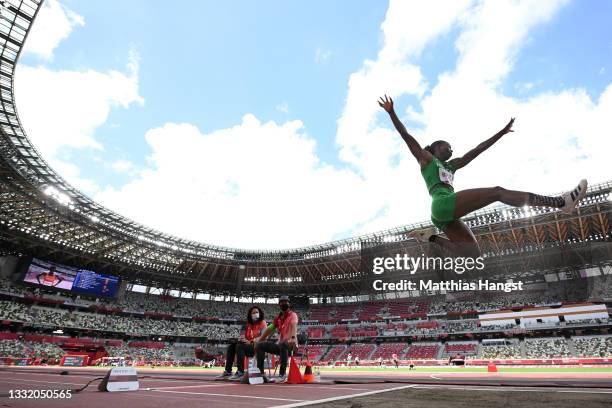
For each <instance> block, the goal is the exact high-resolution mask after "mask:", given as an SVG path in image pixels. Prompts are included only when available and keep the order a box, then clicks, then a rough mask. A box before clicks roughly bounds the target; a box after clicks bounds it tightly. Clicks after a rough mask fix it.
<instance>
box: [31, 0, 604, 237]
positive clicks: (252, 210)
mask: <svg viewBox="0 0 612 408" xmlns="http://www.w3.org/2000/svg"><path fill="white" fill-rule="evenodd" d="M565 4H566V1H543V0H530V1H529V0H528V1H501V0H500V1H497V0H496V1H487V2H480V1H478V2H477V1H470V0H465V1H454V0H449V1H446V2H429V3H423V2H419V3H414V2H405V1H391V2H390V4H389V9H388V11H387V15H386V18H385V21H384V23H383V24H382V27H381V28H382V31H383V34H384V43H383V46H382V48H381V50H380V52H379V53H378V55H377V57H376V58H375V59H374V60H366V61H364V63H363V66H362V67H361V69H359V70H358V71H357V72H355V73H353V74H352V75H350V78H349V80H348V89H347V96H346V101H345V105H344V109H343V112H342V115H341V116H340V118H338V131H337V135H336V144H337V147H338V154H339V158H340V160H341V161H342V162H343V163H344V164H345V165H344V166H337V167H334V166H330V165H327V164H325V163H322V162H321V161H320V160H319V159H318V157H317V155H316V143H315V141H314V139H313V138H312V137H310V135H308V134H307V133H306V132H305V127H304V125H303V124H302V123H301V122H300V121H288V122H285V123H275V122H266V123H262V122H261V121H260V120H258V119H257V118H255V117H254V116H253V115H250V114H247V115H245V116H244V117H243V120H242V123H240V124H238V125H236V126H234V127H231V128H228V129H220V130H217V131H213V132H210V133H206V134H204V133H202V132H201V131H200V130H199V129H198V128H196V127H195V126H193V125H190V124H186V123H184V124H176V123H167V124H165V125H164V126H162V127H159V128H155V129H151V130H149V131H148V132H147V133H146V135H145V139H146V141H147V143H148V144H149V146H150V149H151V154H150V156H149V157H148V158H147V159H148V163H149V165H148V166H147V167H146V168H144V169H140V170H136V169H134V168H131V169H130V171H132V172H136V174H137V176H136V177H135V178H134V179H133V180H131V181H130V182H128V183H127V184H125V185H123V186H121V187H117V188H111V187H108V188H105V189H103V190H102V191H98V192H97V193H96V194H95V198H96V199H97V200H99V201H100V202H101V203H102V204H104V205H107V206H109V207H110V208H113V209H115V210H117V211H118V212H119V213H121V214H124V215H126V216H128V217H130V218H133V219H135V220H136V221H139V222H141V223H144V224H146V225H149V226H152V227H155V228H158V229H160V230H162V231H165V232H169V233H172V234H175V235H178V236H181V237H185V238H190V239H195V240H198V241H203V242H209V243H212V244H221V245H228V246H236V247H243V248H266V247H267V248H270V247H275V248H287V247H295V246H301V245H305V244H311V243H320V242H322V241H327V240H330V239H332V237H334V236H337V235H338V234H345V235H346V234H355V233H358V232H372V231H375V230H379V229H382V228H388V227H393V226H397V225H402V224H406V223H409V222H417V221H424V220H427V219H428V217H429V205H430V201H429V197H428V196H427V193H426V189H425V185H424V182H423V180H422V179H421V176H420V173H419V170H418V165H417V164H416V162H415V161H414V159H413V158H412V157H411V156H410V153H409V151H408V149H407V148H406V146H405V145H404V143H403V141H402V140H401V138H400V137H399V135H397V133H396V132H395V130H392V129H391V128H390V121H389V119H388V117H387V116H386V114H384V112H382V110H381V109H380V107H379V106H378V105H377V104H376V99H377V98H378V97H379V96H381V95H382V94H383V93H388V94H389V95H391V96H393V97H394V98H395V99H396V104H397V105H396V107H397V110H398V113H399V114H400V116H402V117H403V118H404V119H405V120H404V121H405V123H406V126H407V127H408V128H409V130H410V131H411V132H412V133H413V134H414V135H415V137H417V139H418V140H419V141H420V142H421V143H422V144H423V145H425V144H429V143H430V142H432V141H433V140H436V139H447V140H449V141H450V142H451V143H452V144H453V147H454V150H455V152H457V153H458V154H462V153H464V152H465V151H467V150H468V149H470V148H472V147H474V146H476V145H477V144H478V143H479V142H481V141H483V140H484V139H485V138H487V137H489V136H491V135H492V134H493V133H495V132H496V131H497V130H499V129H500V128H501V127H503V125H504V124H505V123H506V122H507V120H508V119H509V118H510V117H511V116H516V117H517V121H516V124H515V129H516V132H515V133H511V134H509V135H507V136H505V137H504V138H503V139H502V140H501V141H500V142H499V143H498V145H496V146H494V147H493V148H491V149H490V150H489V151H487V152H486V153H484V154H483V155H482V157H479V158H478V159H476V161H475V162H474V163H473V164H471V165H470V166H468V167H467V168H466V169H462V170H460V171H459V172H458V173H457V177H456V187H457V189H464V188H472V187H483V186H494V185H503V186H504V187H507V188H515V189H528V190H534V191H536V192H541V193H547V192H554V191H561V190H565V189H567V188H569V187H572V186H573V185H574V183H575V182H577V181H578V180H579V179H580V178H582V177H588V178H589V179H591V181H593V182H597V181H604V180H607V179H608V178H609V175H608V174H604V173H605V172H603V170H602V169H605V168H606V166H607V161H608V157H607V152H608V151H609V150H610V147H612V146H610V145H611V144H612V142H610V141H609V140H607V139H605V138H604V135H607V134H609V133H610V131H611V130H612V125H610V123H609V119H608V118H609V117H611V116H612V86H609V87H608V88H607V89H606V90H605V91H604V92H603V93H602V94H601V95H600V96H599V98H597V100H592V99H591V98H590V97H589V95H588V94H587V93H586V92H585V91H584V90H582V89H564V90H562V91H559V92H545V91H542V92H539V93H538V92H534V89H536V88H537V89H538V90H539V89H540V88H541V86H539V85H538V87H535V88H531V89H530V93H529V94H530V95H531V96H530V97H529V99H515V98H512V97H510V96H507V95H504V94H503V93H502V92H501V91H500V88H501V86H500V85H501V84H503V82H504V81H505V80H506V79H507V77H508V74H509V73H510V72H511V71H512V68H513V63H514V61H515V59H516V57H517V55H518V53H519V52H520V49H521V45H523V44H524V43H525V42H526V41H528V40H529V33H530V31H531V30H532V29H533V28H534V27H536V26H538V25H541V24H545V23H546V22H548V21H550V20H551V19H552V18H553V17H554V15H555V13H556V12H557V11H558V10H559V9H560V8H561V7H563V5H565ZM455 29H456V32H457V33H458V36H457V39H456V43H455V45H456V48H457V51H458V55H459V58H458V60H457V61H456V65H455V66H454V67H453V68H452V69H450V70H449V71H448V72H445V73H442V74H441V75H440V76H439V77H438V78H428V77H426V73H423V72H422V71H421V68H420V67H419V66H418V65H417V63H416V61H418V59H417V57H418V56H419V55H420V53H422V52H423V50H425V49H426V48H427V47H428V46H430V45H431V44H432V43H433V42H434V41H435V40H436V39H438V38H440V37H441V36H443V35H445V34H447V33H450V32H451V31H452V32H455ZM135 66H136V67H137V63H136V65H135ZM32 69H33V68H32ZM41 73H42V74H44V71H41ZM105 75H107V76H108V75H110V73H108V74H105ZM77 77H78V76H77ZM75 78H76V77H75ZM97 78H98V79H99V77H97ZM118 78H119V79H118ZM121 78H123V79H122V80H120V79H121ZM130 78H131V79H130ZM73 79H74V78H73ZM107 79H108V78H107ZM71 80H72V79H71ZM115 80H116V81H118V82H117V83H124V84H131V85H130V86H128V87H127V88H128V89H131V91H130V92H127V93H126V94H123V93H121V92H120V89H125V87H120V88H114V87H112V86H111V85H110V84H108V85H107V86H105V88H107V87H109V86H110V87H111V89H114V91H112V92H109V95H107V94H106V93H104V92H101V91H100V92H98V93H97V94H98V97H97V98H96V101H98V102H95V101H94V102H88V103H89V104H92V106H94V107H97V109H94V110H95V111H97V112H98V113H97V115H95V116H92V117H90V118H89V120H87V121H86V122H87V124H88V125H87V126H86V124H83V125H82V126H79V129H81V130H83V129H84V130H85V131H81V132H79V134H80V135H81V137H78V138H75V139H72V138H70V137H68V136H66V135H60V136H58V137H60V138H64V139H62V141H61V143H60V146H63V145H68V146H73V147H74V146H77V147H93V148H95V147H99V146H96V143H98V144H99V142H98V141H96V140H95V139H94V138H93V131H92V129H95V127H96V126H99V124H100V123H103V121H104V120H106V117H107V115H108V109H110V107H111V106H124V107H126V106H128V105H129V104H131V103H133V102H141V99H140V97H139V96H138V93H137V79H134V75H123V77H121V76H119V77H117V78H115ZM134 81H135V82H134ZM529 81H536V83H537V79H534V78H527V81H526V82H524V85H522V86H524V87H525V88H527V87H528V86H529V85H528V84H529V83H532V82H529ZM111 82H113V83H115V82H114V81H111ZM39 86H42V84H39ZM402 96H409V97H410V98H411V100H412V101H413V102H412V103H413V105H409V106H407V105H406V103H405V102H404V100H405V99H402ZM101 100H102V101H106V103H101V102H100V101H101ZM64 102H65V103H66V104H68V105H64ZM53 103H54V104H55V105H57V106H60V107H62V110H65V111H67V112H69V111H70V109H72V108H74V104H73V105H70V101H63V100H62V101H60V102H56V101H55V100H54V101H53ZM85 105H86V104H85ZM19 106H20V107H21V104H20V105H19ZM66 106H68V108H66ZM283 106H286V105H283V104H280V105H278V106H277V107H276V108H277V109H278V110H280V111H282V110H283V109H284V108H283ZM287 110H288V107H287ZM24 113H25V112H24ZM37 114H40V115H44V112H41V113H37ZM55 114H61V112H56V113H55ZM84 114H86V113H84ZM22 116H23V115H22ZM33 117H34V116H33ZM101 121H102V122H101ZM41 126H42V125H41ZM45 129H49V126H45ZM58 129H60V128H59V127H58ZM61 129H63V128H61ZM39 142H40V146H42V148H43V149H45V151H47V152H50V153H49V154H52V153H53V152H54V151H57V149H58V146H55V145H54V143H52V142H50V141H45V140H42V139H41V140H39V141H37V142H36V143H35V144H36V145H37V146H38V145H39ZM45 144H47V145H45ZM115 165H116V167H117V168H123V169H125V170H126V171H127V168H129V167H130V166H129V165H128V164H126V163H118V162H116V163H115ZM68 171H70V170H68ZM75 177H76V176H75Z"/></svg>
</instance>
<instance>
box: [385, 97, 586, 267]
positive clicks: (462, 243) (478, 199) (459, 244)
mask: <svg viewBox="0 0 612 408" xmlns="http://www.w3.org/2000/svg"><path fill="white" fill-rule="evenodd" d="M378 104H379V105H380V106H381V107H382V108H383V109H384V110H385V111H387V113H388V114H389V116H390V117H391V120H392V121H393V125H394V126H395V129H397V131H398V132H399V133H400V135H401V136H402V138H403V139H404V141H405V142H406V144H407V145H408V148H409V149H410V152H412V155H413V156H414V157H415V158H416V159H417V161H418V162H419V165H420V166H421V175H422V176H423V178H424V179H425V184H426V185H427V189H428V190H429V194H430V195H431V198H432V202H431V221H432V223H433V224H434V225H435V226H436V227H437V228H439V229H440V230H442V231H444V233H445V234H446V236H447V238H443V237H441V236H440V235H436V230H435V229H434V228H428V229H424V230H420V231H413V232H412V233H411V234H410V236H411V237H413V238H415V239H417V240H418V241H421V242H428V241H429V242H435V243H436V244H438V245H440V246H441V247H442V248H445V249H447V250H449V251H450V252H452V253H454V254H457V255H460V256H471V257H478V256H480V247H479V246H478V242H477V241H476V238H475V237H474V234H473V233H472V231H471V230H470V229H469V228H468V227H467V226H466V225H465V224H464V223H463V222H462V221H461V220H460V218H461V217H463V216H465V215H467V214H469V213H471V212H473V211H476V210H478V209H481V208H483V207H486V206H487V205H489V204H492V203H494V202H496V201H501V202H502V203H504V204H507V205H511V206H513V207H522V206H524V205H529V206H539V207H554V208H559V209H561V211H563V212H564V213H567V214H570V213H571V212H572V211H573V210H574V208H575V207H576V204H578V202H579V201H580V200H581V199H582V198H584V196H585V195H586V191H587V181H586V180H582V181H580V183H579V184H578V186H577V187H576V188H575V189H573V190H572V191H570V192H567V193H565V194H563V196H561V197H547V196H541V195H537V194H533V193H527V192H522V191H512V190H506V189H504V188H502V187H499V186H497V187H488V188H474V189H469V190H463V191H459V192H457V193H455V191H454V190H453V177H454V173H455V171H457V170H459V169H460V168H462V167H465V166H466V165H467V164H468V163H470V162H471V161H472V160H474V159H475V158H476V157H477V156H478V155H479V154H480V153H482V152H484V151H485V150H487V149H488V148H489V147H491V146H492V145H493V144H494V143H495V142H497V141H498V140H499V139H501V137H502V136H503V135H505V134H506V133H510V132H513V130H512V125H513V124H514V118H512V119H511V120H510V122H508V124H507V125H506V126H505V127H504V128H503V129H502V130H500V131H499V132H498V133H496V134H495V135H494V136H492V137H491V138H489V139H487V140H485V141H484V142H482V143H480V144H479V145H478V146H476V147H475V148H474V149H472V150H470V151H469V152H467V153H466V154H465V155H464V156H463V157H457V158H455V159H452V160H449V159H450V158H451V156H452V154H453V151H452V149H451V146H450V144H448V142H445V141H443V140H438V141H436V142H433V143H432V144H431V145H430V146H427V147H425V148H424V149H423V148H421V146H420V145H419V143H418V142H417V141H416V139H415V138H414V137H412V136H411V135H410V134H409V133H408V131H407V130H406V128H405V127H404V125H403V124H402V122H401V121H400V120H399V118H398V117H397V115H396V113H395V111H394V109H393V100H392V99H391V98H389V97H388V96H387V95H385V97H384V98H380V100H379V101H378Z"/></svg>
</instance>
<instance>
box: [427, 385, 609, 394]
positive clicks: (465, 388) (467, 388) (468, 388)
mask: <svg viewBox="0 0 612 408" xmlns="http://www.w3.org/2000/svg"><path fill="white" fill-rule="evenodd" d="M415 388H428V389H435V388H443V389H446V390H460V391H495V392H500V391H509V392H540V393H541V392H567V393H580V394H612V391H602V390H563V389H554V388H552V389H551V388H547V387H541V388H514V387H512V388H510V387H487V388H478V387H477V386H471V385H464V386H452V387H449V386H445V385H436V384H432V385H416V386H415Z"/></svg>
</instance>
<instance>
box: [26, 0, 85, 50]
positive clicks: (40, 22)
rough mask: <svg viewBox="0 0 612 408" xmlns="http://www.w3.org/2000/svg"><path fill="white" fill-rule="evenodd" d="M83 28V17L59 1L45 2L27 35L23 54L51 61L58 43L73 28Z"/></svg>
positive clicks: (50, 0)
mask: <svg viewBox="0 0 612 408" xmlns="http://www.w3.org/2000/svg"><path fill="white" fill-rule="evenodd" d="M83 26H85V20H84V19H83V17H81V16H80V15H78V14H77V13H75V12H74V11H72V10H70V9H69V8H67V7H66V6H63V5H61V4H60V3H59V1H57V0H48V1H45V3H44V4H43V6H42V8H41V9H40V11H39V13H38V16H37V17H36V23H35V24H34V26H33V27H32V31H31V32H30V34H29V35H28V40H27V42H26V44H25V47H24V53H31V54H35V55H37V56H39V57H41V58H43V59H51V58H52V57H53V51H54V50H55V48H57V46H58V45H59V43H60V42H61V41H62V40H64V39H66V38H67V37H68V36H69V35H70V33H71V32H72V30H73V29H74V28H75V27H83Z"/></svg>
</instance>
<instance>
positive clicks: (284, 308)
mask: <svg viewBox="0 0 612 408" xmlns="http://www.w3.org/2000/svg"><path fill="white" fill-rule="evenodd" d="M280 308H281V310H282V311H283V312H286V311H287V310H288V309H289V305H288V304H287V303H283V304H282V305H281V307H280Z"/></svg>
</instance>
